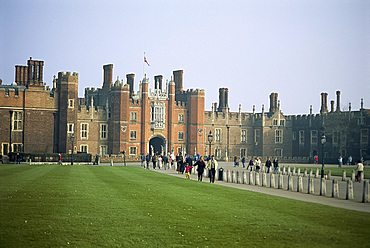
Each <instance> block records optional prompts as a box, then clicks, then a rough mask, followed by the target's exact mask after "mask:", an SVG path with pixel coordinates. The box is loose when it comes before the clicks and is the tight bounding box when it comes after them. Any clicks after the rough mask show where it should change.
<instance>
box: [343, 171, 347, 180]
mask: <svg viewBox="0 0 370 248" xmlns="http://www.w3.org/2000/svg"><path fill="white" fill-rule="evenodd" d="M342 181H347V172H346V171H345V170H343V172H342Z"/></svg>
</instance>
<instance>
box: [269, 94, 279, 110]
mask: <svg viewBox="0 0 370 248" xmlns="http://www.w3.org/2000/svg"><path fill="white" fill-rule="evenodd" d="M277 101H278V93H271V94H270V110H269V112H270V113H275V112H276V109H277Z"/></svg>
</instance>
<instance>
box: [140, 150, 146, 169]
mask: <svg viewBox="0 0 370 248" xmlns="http://www.w3.org/2000/svg"><path fill="white" fill-rule="evenodd" d="M145 158H146V157H145V154H144V153H143V154H141V166H143V167H144V168H145Z"/></svg>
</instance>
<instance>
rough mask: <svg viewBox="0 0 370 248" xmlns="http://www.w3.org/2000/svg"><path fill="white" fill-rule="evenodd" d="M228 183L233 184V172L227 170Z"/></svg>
mask: <svg viewBox="0 0 370 248" xmlns="http://www.w3.org/2000/svg"><path fill="white" fill-rule="evenodd" d="M227 182H228V183H231V172H230V170H227Z"/></svg>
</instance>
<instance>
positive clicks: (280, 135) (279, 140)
mask: <svg viewBox="0 0 370 248" xmlns="http://www.w3.org/2000/svg"><path fill="white" fill-rule="evenodd" d="M275 143H279V144H281V143H283V130H280V129H279V130H275Z"/></svg>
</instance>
